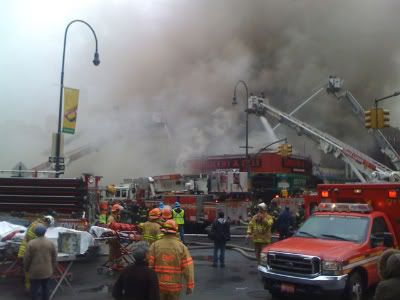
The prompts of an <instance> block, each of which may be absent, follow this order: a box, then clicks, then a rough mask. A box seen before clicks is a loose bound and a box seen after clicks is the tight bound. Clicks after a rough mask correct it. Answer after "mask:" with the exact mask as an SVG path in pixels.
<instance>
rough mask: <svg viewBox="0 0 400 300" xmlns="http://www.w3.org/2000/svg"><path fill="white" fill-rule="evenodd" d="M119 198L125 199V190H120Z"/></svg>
mask: <svg viewBox="0 0 400 300" xmlns="http://www.w3.org/2000/svg"><path fill="white" fill-rule="evenodd" d="M121 197H122V198H126V197H127V196H126V190H121Z"/></svg>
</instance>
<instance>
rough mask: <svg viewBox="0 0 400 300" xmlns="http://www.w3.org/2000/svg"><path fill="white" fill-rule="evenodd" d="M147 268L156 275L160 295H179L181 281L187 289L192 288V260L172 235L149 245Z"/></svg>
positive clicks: (187, 251)
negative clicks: (151, 269) (184, 282)
mask: <svg viewBox="0 0 400 300" xmlns="http://www.w3.org/2000/svg"><path fill="white" fill-rule="evenodd" d="M149 266H150V267H151V268H153V269H154V271H155V272H156V273H157V276H158V283H159V287H160V292H162V293H180V292H181V290H182V288H183V279H185V281H186V284H187V287H188V288H191V289H193V288H194V266H193V259H192V257H191V256H190V253H189V250H188V248H187V247H186V246H185V245H184V244H183V243H182V242H181V241H180V240H179V239H178V238H177V237H176V236H175V235H173V234H172V235H170V234H166V235H164V237H163V238H162V239H161V240H158V241H156V242H154V243H153V244H151V246H150V249H149Z"/></svg>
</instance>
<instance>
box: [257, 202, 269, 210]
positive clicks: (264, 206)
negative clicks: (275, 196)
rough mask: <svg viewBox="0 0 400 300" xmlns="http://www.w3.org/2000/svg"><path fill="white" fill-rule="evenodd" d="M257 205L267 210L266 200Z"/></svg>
mask: <svg viewBox="0 0 400 300" xmlns="http://www.w3.org/2000/svg"><path fill="white" fill-rule="evenodd" d="M257 207H258V208H259V209H262V210H267V204H265V203H264V202H262V203H260V204H258V205H257Z"/></svg>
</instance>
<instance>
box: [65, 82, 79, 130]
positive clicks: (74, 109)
mask: <svg viewBox="0 0 400 300" xmlns="http://www.w3.org/2000/svg"><path fill="white" fill-rule="evenodd" d="M78 102H79V90H77V89H71V88H66V87H65V88H64V122H63V128H62V132H65V133H69V134H74V133H75V126H76V118H77V117H78Z"/></svg>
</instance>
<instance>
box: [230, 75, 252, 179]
mask: <svg viewBox="0 0 400 300" xmlns="http://www.w3.org/2000/svg"><path fill="white" fill-rule="evenodd" d="M239 84H242V85H243V86H244V88H245V90H246V102H245V112H246V145H245V147H244V148H245V149H246V152H245V153H246V171H247V178H249V177H250V165H249V148H250V147H249V110H248V101H249V89H248V87H247V84H246V82H245V81H244V80H239V81H238V82H237V83H236V85H235V88H234V90H233V101H232V105H236V104H237V97H236V90H237V87H238V86H239ZM240 148H243V147H240Z"/></svg>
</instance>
